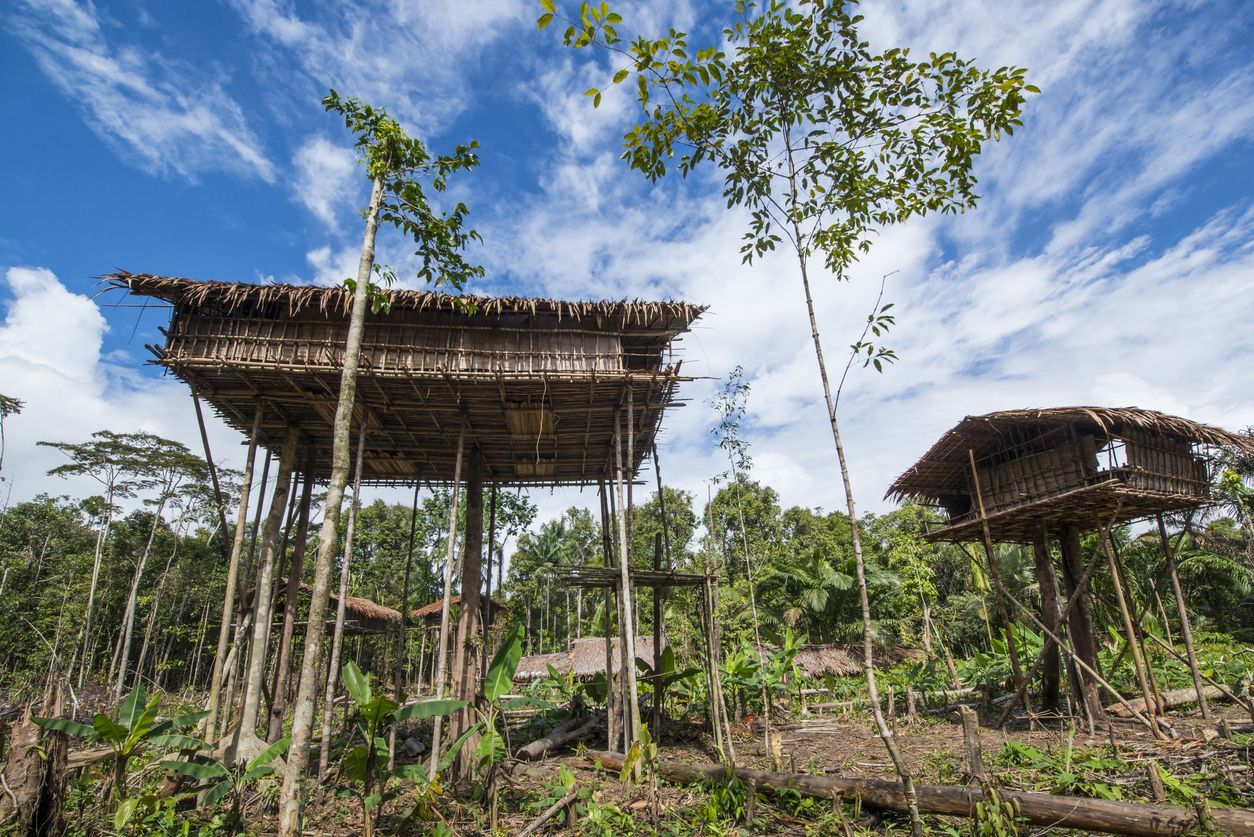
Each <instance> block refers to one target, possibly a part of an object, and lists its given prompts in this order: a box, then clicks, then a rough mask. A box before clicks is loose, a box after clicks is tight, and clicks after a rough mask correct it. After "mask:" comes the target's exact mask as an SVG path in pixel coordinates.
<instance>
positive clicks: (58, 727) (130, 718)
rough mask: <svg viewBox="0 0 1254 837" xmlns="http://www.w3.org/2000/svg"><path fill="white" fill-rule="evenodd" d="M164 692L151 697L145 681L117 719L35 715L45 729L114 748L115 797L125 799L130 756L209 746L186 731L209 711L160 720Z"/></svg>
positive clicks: (117, 799)
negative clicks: (159, 749)
mask: <svg viewBox="0 0 1254 837" xmlns="http://www.w3.org/2000/svg"><path fill="white" fill-rule="evenodd" d="M160 704H161V695H160V694H154V695H153V696H152V697H149V696H148V695H147V693H146V692H145V691H144V686H143V684H142V683H137V684H136V685H135V688H134V689H132V690H131V693H130V694H129V695H127V696H126V699H125V700H124V701H122V706H121V707H120V708H119V709H118V716H117V718H110V717H109V716H108V715H105V714H104V713H103V712H98V713H97V714H96V715H95V717H93V718H92V719H91V723H90V724H83V723H79V722H78V721H73V720H70V719H68V718H35V719H34V721H35V723H36V724H38V725H39V726H41V727H43V728H44V729H49V730H53V731H55V732H63V733H65V734H66V735H71V736H74V737H75V738H82V739H85V740H87V741H88V742H90V743H93V744H101V745H104V746H106V747H109V748H111V749H112V750H113V798H114V799H115V800H116V801H119V802H120V801H122V800H124V799H126V765H127V763H128V762H129V761H130V759H131V757H132V756H134V755H136V754H137V753H138V752H139V751H140V750H142V749H144V748H145V747H168V748H171V749H178V750H184V749H192V750H204V749H208V747H209V745H208V744H206V743H205V742H204V741H201V740H200V739H199V738H195V737H193V736H191V735H187V734H185V732H184V731H185V730H187V729H188V728H190V727H192V726H193V725H195V724H196V723H198V722H199V721H200V720H201V719H203V718H204V717H205V716H206V715H208V714H209V713H208V712H190V713H188V714H186V715H180V716H178V717H177V718H170V719H167V720H164V721H161V720H158V717H157V708H158V707H159V706H160Z"/></svg>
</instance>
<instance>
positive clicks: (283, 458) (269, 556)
mask: <svg viewBox="0 0 1254 837" xmlns="http://www.w3.org/2000/svg"><path fill="white" fill-rule="evenodd" d="M299 438H300V434H299V433H298V432H297V430H296V428H295V427H294V426H289V427H288V428H287V434H286V435H285V437H284V439H283V447H282V448H281V450H280V453H279V467H278V473H277V474H276V475H275V479H274V491H273V493H272V494H271V496H270V511H269V513H268V514H267V515H266V521H265V524H264V525H263V526H262V529H261V549H260V550H259V552H258V560H257V581H256V586H255V587H254V590H253V601H252V606H253V626H252V628H253V630H252V640H251V642H250V646H251V647H250V649H249V656H248V671H247V676H246V677H245V678H244V682H243V687H244V706H243V710H242V711H241V712H240V721H239V726H238V727H237V728H236V730H235V736H234V746H233V748H232V750H233V752H232V753H231V755H232V757H233V758H235V759H238V760H241V761H249V760H251V759H252V758H253V757H254V756H256V755H257V754H259V753H260V752H261V750H263V749H265V747H264V746H263V742H262V741H261V739H259V738H258V737H257V721H258V718H259V717H260V713H261V691H262V690H261V686H262V683H264V682H265V677H266V656H267V654H266V652H267V651H268V650H269V647H270V633H271V624H270V605H271V602H272V601H273V599H272V597H271V595H270V594H271V591H272V589H273V587H274V567H275V564H277V563H278V551H279V530H280V528H281V527H282V525H283V512H284V506H285V505H286V502H285V501H286V500H287V495H288V488H289V486H290V485H291V481H292V469H293V466H294V465H295V463H296V443H297V441H298V440H299Z"/></svg>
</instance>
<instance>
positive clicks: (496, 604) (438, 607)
mask: <svg viewBox="0 0 1254 837" xmlns="http://www.w3.org/2000/svg"><path fill="white" fill-rule="evenodd" d="M448 602H449V608H450V612H452V610H451V609H452V608H455V607H460V606H461V603H462V597H461V594H460V593H459V594H458V595H456V596H450V597H449V600H448ZM443 609H444V599H436V600H435V601H434V602H431V603H430V604H425V605H423V606H422V607H420V608H418V609H417V610H415V611H413V612H412V613H410V614H409V618H410V619H413V620H415V621H422V622H435V624H436V625H439V624H440V613H441V611H442V610H443ZM508 611H509V605H507V604H506V603H505V602H503V601H501V600H500V599H496V598H494V599H492V613H491V614H490V616H491V619H492V621H493V622H495V621H496V620H497V619H499V618H500V617H501V616H503V615H504V614H505V613H506V612H508Z"/></svg>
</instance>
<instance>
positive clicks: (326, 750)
mask: <svg viewBox="0 0 1254 837" xmlns="http://www.w3.org/2000/svg"><path fill="white" fill-rule="evenodd" d="M365 454H366V422H365V421H364V420H363V421H362V423H361V429H360V430H358V431H357V465H356V467H355V469H354V474H353V499H352V501H351V502H350V503H349V506H348V524H347V525H346V526H345V527H344V560H343V562H342V563H341V564H340V595H339V599H338V600H337V601H336V603H335V627H334V628H333V629H332V631H331V660H330V662H329V663H328V664H327V690H326V694H325V695H324V696H323V698H322V742H321V743H320V744H319V745H318V781H322V780H323V779H325V778H326V775H327V765H328V764H330V759H331V716H332V715H333V714H334V713H335V689H336V687H337V686H338V685H339V682H340V654H341V653H343V650H344V613H345V609H346V608H347V606H348V582H349V580H350V579H351V578H352V564H353V537H354V535H356V533H357V510H358V509H360V508H361V465H362V460H363V459H364V458H365Z"/></svg>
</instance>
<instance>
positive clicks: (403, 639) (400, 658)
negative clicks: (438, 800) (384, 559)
mask: <svg viewBox="0 0 1254 837" xmlns="http://www.w3.org/2000/svg"><path fill="white" fill-rule="evenodd" d="M417 530H418V483H416V482H415V483H414V502H413V504H412V507H411V508H410V510H409V542H408V545H407V546H406V548H405V577H404V581H403V582H402V583H401V624H400V629H399V630H398V631H397V634H396V660H395V661H394V663H393V669H392V696H393V698H394V699H395V700H396V702H397V703H404V702H405V700H404V697H405V648H406V646H407V645H408V643H409V582H410V578H411V576H412V575H413V568H414V536H415V534H416V533H417ZM396 729H397V725H396V724H393V725H392V729H391V730H390V731H389V732H388V770H389V771H390V770H392V769H394V768H395V767H396Z"/></svg>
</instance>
